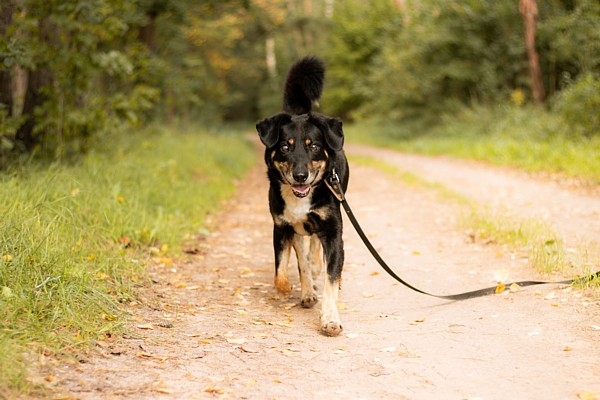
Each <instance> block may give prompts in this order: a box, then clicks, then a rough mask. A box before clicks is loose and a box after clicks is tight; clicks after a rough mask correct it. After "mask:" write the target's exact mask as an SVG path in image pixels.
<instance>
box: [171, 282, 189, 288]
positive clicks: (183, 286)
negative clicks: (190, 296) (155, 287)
mask: <svg viewBox="0 0 600 400" xmlns="http://www.w3.org/2000/svg"><path fill="white" fill-rule="evenodd" d="M174 287H175V288H177V289H183V288H185V287H187V283H184V282H179V283H176V284H175V285H174Z"/></svg>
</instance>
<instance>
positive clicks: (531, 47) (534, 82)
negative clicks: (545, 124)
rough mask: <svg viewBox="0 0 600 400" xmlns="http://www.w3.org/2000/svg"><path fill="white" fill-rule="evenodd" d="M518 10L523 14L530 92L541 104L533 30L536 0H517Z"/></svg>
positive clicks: (540, 80) (540, 84) (539, 70)
mask: <svg viewBox="0 0 600 400" xmlns="http://www.w3.org/2000/svg"><path fill="white" fill-rule="evenodd" d="M519 12H520V13H521V15H522V16H523V26H524V33H525V47H526V48H527V58H528V60H529V78H530V81H531V94H532V96H533V101H534V102H535V103H537V104H542V103H543V102H544V99H545V97H546V94H545V91H544V84H543V81H542V70H541V68H540V60H539V56H538V53H537V51H536V49H535V31H536V22H537V15H538V8H537V3H536V0H519Z"/></svg>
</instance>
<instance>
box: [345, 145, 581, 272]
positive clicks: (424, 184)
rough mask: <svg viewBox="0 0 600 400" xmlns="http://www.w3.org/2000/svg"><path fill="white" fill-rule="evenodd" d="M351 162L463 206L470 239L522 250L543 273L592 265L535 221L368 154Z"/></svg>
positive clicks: (464, 225) (461, 222) (462, 220)
mask: <svg viewBox="0 0 600 400" xmlns="http://www.w3.org/2000/svg"><path fill="white" fill-rule="evenodd" d="M349 158H350V161H351V162H352V163H356V164H361V165H365V166H368V167H372V168H376V169H378V170H380V171H382V172H384V173H386V174H388V175H390V176H392V177H394V178H396V179H398V180H400V181H402V182H403V183H404V184H406V185H408V186H412V187H417V188H421V189H425V190H432V191H434V192H435V193H436V194H437V195H438V198H439V199H440V200H443V201H451V202H454V203H457V204H459V205H462V206H464V211H463V215H462V218H460V220H459V222H458V226H459V227H461V228H462V229H464V230H465V231H466V232H468V235H469V236H470V237H471V239H472V240H474V241H478V242H482V243H494V244H497V245H502V246H507V247H508V248H509V249H511V250H512V251H520V252H525V253H526V254H527V257H528V259H529V261H530V265H531V266H532V267H533V268H534V269H535V270H536V271H538V272H540V273H543V274H551V273H562V274H569V273H572V271H573V269H574V270H576V271H584V272H585V273H588V271H589V270H590V269H591V267H592V265H591V262H590V260H589V257H587V258H586V257H583V258H582V259H575V258H573V257H569V256H568V251H567V250H566V249H565V247H564V245H563V244H562V242H561V240H560V239H559V237H558V235H557V234H556V233H555V232H554V231H553V230H552V229H551V228H550V227H548V226H547V225H546V224H544V223H542V222H540V221H537V220H533V219H532V220H519V219H515V218H513V217H510V216H507V215H503V214H502V215H501V214H499V213H493V212H491V211H489V210H485V209H482V208H481V207H479V206H478V205H477V204H475V203H473V202H472V201H470V200H469V199H468V198H466V197H465V196H463V195H461V194H460V193H457V192H455V191H453V190H452V189H450V188H448V187H447V186H445V185H443V184H441V183H432V182H429V181H427V180H424V179H423V178H421V177H419V176H418V175H415V174H412V173H410V172H406V171H401V170H399V169H398V168H396V167H395V166H393V165H390V164H388V163H386V162H384V161H381V160H379V159H376V158H373V157H369V156H352V155H351V156H350V157H349Z"/></svg>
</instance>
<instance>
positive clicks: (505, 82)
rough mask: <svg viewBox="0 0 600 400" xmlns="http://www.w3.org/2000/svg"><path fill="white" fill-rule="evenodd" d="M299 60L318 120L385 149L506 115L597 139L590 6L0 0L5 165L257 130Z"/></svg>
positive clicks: (528, 0) (599, 11) (598, 62)
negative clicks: (160, 139) (312, 66)
mask: <svg viewBox="0 0 600 400" xmlns="http://www.w3.org/2000/svg"><path fill="white" fill-rule="evenodd" d="M306 54H315V55H319V56H321V57H322V58H324V59H325V61H326V63H327V66H328V74H327V83H326V84H327V88H326V90H325V97H324V98H323V101H322V110H323V111H324V112H326V113H328V114H331V115H335V116H339V117H342V118H344V119H345V120H346V121H365V120H368V121H375V120H378V121H383V120H385V121H387V122H390V121H392V123H394V126H395V129H394V132H391V133H390V132H389V130H388V132H387V133H386V134H389V136H390V137H391V138H392V139H393V138H394V136H396V138H398V137H400V138H403V137H415V136H419V135H424V134H426V133H427V132H428V130H429V129H430V128H432V127H435V126H438V125H440V124H443V123H447V121H448V118H454V117H456V116H458V115H461V114H464V113H465V112H468V110H471V111H472V110H473V109H480V108H484V109H488V110H489V109H495V110H499V109H500V110H506V107H510V108H511V109H515V108H526V109H527V110H531V112H529V111H528V112H527V113H525V114H529V113H530V114H532V115H535V116H536V118H540V115H541V118H542V119H544V118H546V117H548V118H551V121H552V123H550V124H546V125H545V126H544V128H543V129H542V130H543V132H541V133H540V132H538V133H537V134H543V135H557V134H558V135H562V136H566V137H569V138H576V139H577V140H580V139H581V140H587V139H586V138H590V137H592V136H597V135H598V133H599V132H600V112H599V110H600V77H599V76H600V4H599V3H598V2H597V1H593V0H550V1H544V2H539V3H536V1H535V0H520V1H517V0H499V1H483V0H464V1H443V0H420V1H416V0H372V1H362V0H344V1H339V0H337V1H336V0H302V1H291V0H281V1H277V0H229V1H217V0H207V1H196V0H136V1H125V0H44V1H41V0H4V1H2V4H1V5H0V159H1V160H2V162H3V163H4V164H7V163H10V162H11V161H10V160H11V159H12V158H11V157H12V155H14V154H23V153H25V154H34V155H35V156H42V157H44V158H48V157H50V158H51V159H56V158H59V159H60V158H63V157H65V156H71V155H77V154H80V153H82V152H87V151H89V149H90V148H93V147H94V143H98V140H104V139H105V138H106V137H107V135H110V134H115V133H122V132H127V131H131V129H133V128H137V127H141V126H144V125H146V124H148V123H150V122H153V121H157V120H159V121H169V122H173V121H194V122H202V123H203V124H215V123H221V122H240V121H241V122H244V123H247V122H254V121H255V120H257V119H260V118H263V117H265V116H267V115H270V114H273V113H275V112H277V111H278V110H279V109H280V103H281V89H280V88H281V85H282V81H283V79H284V77H285V71H286V70H287V68H288V67H289V65H290V64H291V63H292V62H293V61H294V60H295V59H297V58H298V57H301V56H303V55H306ZM532 104H534V105H536V107H535V108H527V107H530V105H532ZM517 112H518V111H517ZM477 113H479V111H477V112H476V114H477ZM540 113H542V114H540ZM509 114H510V113H509ZM506 117H507V114H506V111H502V112H500V113H494V114H493V118H495V119H502V118H506ZM508 117H510V115H508ZM524 118H526V117H524ZM249 126H250V125H249ZM402 127H404V128H402ZM481 133H482V134H484V133H485V132H481Z"/></svg>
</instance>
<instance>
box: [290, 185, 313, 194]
mask: <svg viewBox="0 0 600 400" xmlns="http://www.w3.org/2000/svg"><path fill="white" fill-rule="evenodd" d="M292 190H293V191H294V193H296V194H299V195H306V194H307V193H308V191H309V190H310V185H292Z"/></svg>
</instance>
